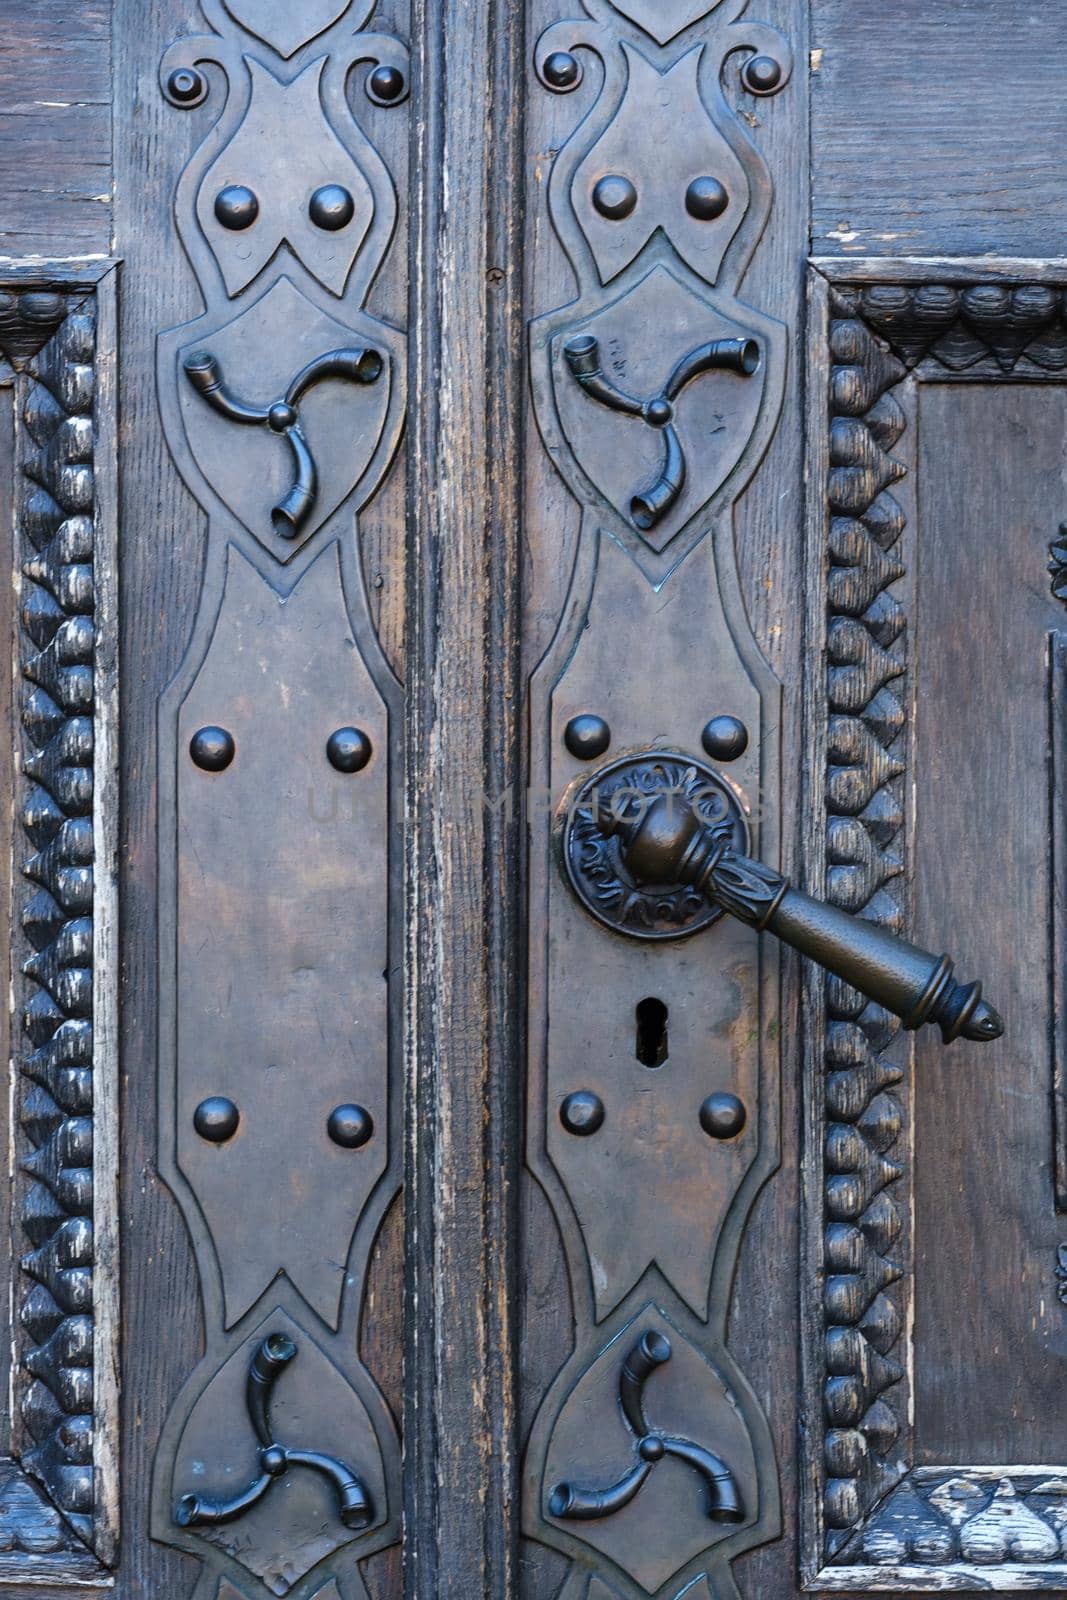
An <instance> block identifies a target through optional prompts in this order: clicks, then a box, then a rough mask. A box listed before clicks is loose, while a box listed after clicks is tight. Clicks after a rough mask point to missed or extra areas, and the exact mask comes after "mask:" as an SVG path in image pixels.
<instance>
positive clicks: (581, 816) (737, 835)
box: [561, 750, 1004, 1044]
mask: <svg viewBox="0 0 1067 1600" xmlns="http://www.w3.org/2000/svg"><path fill="white" fill-rule="evenodd" d="M561 820H562V822H563V833H562V840H561V848H562V856H563V865H564V868H565V870H566V873H567V876H568V877H569V879H570V884H571V887H572V889H573V890H574V892H575V894H576V895H577V896H578V898H579V899H580V900H581V901H582V903H583V904H584V905H585V907H586V909H587V910H588V911H590V912H591V913H592V914H593V916H595V917H596V918H597V919H598V921H600V922H602V923H604V924H605V925H606V926H607V927H610V928H611V929H613V930H614V931H616V932H619V933H625V934H629V935H631V936H633V937H635V938H639V939H665V938H679V937H684V936H686V935H688V934H691V933H694V932H696V931H697V930H698V929H699V928H701V927H704V926H706V925H707V924H708V923H709V922H711V921H714V920H715V918H716V915H717V914H719V913H722V912H728V913H729V914H730V915H731V916H733V917H737V918H738V920H739V921H741V922H745V923H747V924H748V925H749V927H752V928H756V929H758V930H759V931H760V932H763V931H764V930H766V931H767V932H769V933H774V934H777V935H778V937H779V938H780V939H783V940H784V941H785V943H786V944H788V945H791V946H792V947H793V949H794V950H799V951H800V953H801V954H802V955H805V956H808V957H809V958H810V959H811V960H812V961H817V962H818V963H819V964H820V965H821V966H823V967H825V968H826V969H827V971H828V972H832V973H833V974H834V975H835V976H836V977H838V978H841V979H843V980H844V982H845V983H848V984H851V985H852V987H853V988H855V989H858V990H860V992H861V993H862V994H865V995H867V996H868V998H869V999H871V1000H874V1001H876V1002H877V1004H878V1005H880V1006H883V1007H884V1008H885V1010H886V1011H891V1012H892V1013H893V1015H894V1016H897V1017H899V1018H900V1019H901V1021H902V1022H903V1024H904V1026H905V1028H919V1027H921V1026H922V1025H923V1023H926V1022H936V1023H938V1024H939V1025H940V1028H941V1033H942V1037H943V1038H944V1040H945V1042H946V1044H947V1043H948V1042H950V1041H951V1040H952V1039H958V1038H961V1037H962V1038H965V1039H976V1040H983V1039H999V1038H1000V1036H1001V1034H1002V1033H1003V1031H1004V1024H1003V1022H1002V1021H1001V1019H1000V1016H999V1015H998V1013H997V1012H996V1011H995V1010H994V1009H993V1007H992V1006H991V1005H988V1004H987V1003H986V1002H985V1001H984V1000H983V999H982V986H981V984H980V983H969V984H961V983H957V982H956V981H955V979H954V977H953V964H952V962H951V961H950V959H949V957H948V956H945V955H943V956H935V955H931V954H930V953H929V952H928V951H926V950H920V949H919V948H918V947H917V946H916V945H913V944H909V943H908V942H907V940H905V939H901V938H899V937H898V936H897V935H895V934H892V933H889V932H888V931H887V930H886V929H885V928H881V927H879V926H878V925H877V924H876V923H873V922H867V921H865V920H864V919H863V918H862V917H855V916H851V915H850V914H849V913H848V912H847V911H842V910H840V909H839V908H838V907H837V906H831V905H826V904H825V903H824V902H823V901H821V900H816V899H814V898H813V897H812V896H811V895H808V894H803V893H801V891H800V890H799V889H794V888H793V887H792V885H791V884H790V882H789V879H788V878H784V877H783V876H782V875H781V873H779V872H775V871H774V870H773V869H772V868H771V867H767V866H764V864H763V863H762V862H761V861H754V860H752V859H751V857H750V856H748V855H747V854H746V849H747V841H748V837H749V835H748V824H747V821H746V818H745V816H744V813H743V811H742V808H741V805H740V803H739V801H738V798H737V795H736V793H735V791H734V790H733V788H732V787H731V786H730V785H728V784H727V783H726V782H724V780H723V779H722V778H721V776H720V775H719V774H718V773H716V772H715V771H714V770H713V769H712V768H710V767H707V766H705V765H704V764H703V763H702V762H699V761H695V760H693V759H692V758H691V757H689V756H685V755H682V754H680V753H677V752H673V751H663V750H648V751H645V752H643V753H642V754H639V755H632V756H624V757H621V758H620V759H618V760H616V761H612V762H609V763H608V764H607V765H606V766H604V767H601V768H600V769H599V770H598V771H595V772H593V773H591V774H590V775H589V776H588V777H587V778H585V779H584V780H583V781H582V782H581V783H580V784H579V785H578V787H577V789H576V790H575V791H572V792H571V793H570V795H569V800H568V803H567V805H566V806H565V807H564V810H563V812H562V813H561Z"/></svg>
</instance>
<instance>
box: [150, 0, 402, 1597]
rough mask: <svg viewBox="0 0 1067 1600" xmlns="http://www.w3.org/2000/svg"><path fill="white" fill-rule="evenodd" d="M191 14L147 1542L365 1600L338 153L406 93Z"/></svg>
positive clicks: (377, 1122) (360, 31) (387, 980)
mask: <svg viewBox="0 0 1067 1600" xmlns="http://www.w3.org/2000/svg"><path fill="white" fill-rule="evenodd" d="M203 10H204V14H205V16H206V18H207V20H208V22H209V23H210V25H211V27H212V28H213V29H214V32H212V33H210V34H207V35H205V36H203V37H201V38H192V39H183V40H180V41H179V42H178V43H176V44H175V45H173V46H172V47H171V49H170V50H169V51H168V52H167V54H166V56H165V58H164V60H163V63H162V66H161V71H160V84H161V87H162V91H163V94H164V96H165V98H166V99H167V100H168V101H169V102H170V104H171V105H172V106H173V107H174V108H175V109H176V111H181V112H184V113H188V114H189V115H190V116H193V117H199V116H201V115H204V116H205V118H206V120H205V121H204V123H203V138H202V142H201V144H200V146H199V149H198V150H197V151H196V152H195V153H194V155H193V156H192V159H191V161H190V162H189V165H188V166H187V168H186V170H185V172H184V173H183V175H182V177H181V180H180V182H179V184H178V189H177V198H176V203H175V220H176V225H177V229H178V232H179V235H180V237H181V239H182V242H183V244H184V246H185V251H186V255H187V256H188V259H189V262H190V264H191V266H192V269H193V271H194V273H195V276H196V280H197V285H198V287H199V289H200V292H201V294H202V296H203V301H204V308H205V309H204V310H203V312H202V314H201V315H200V316H199V317H197V318H196V319H195V320H194V321H193V322H191V323H188V324H186V325H184V326H182V327H178V328H174V329H171V330H170V331H168V332H166V333H163V334H162V335H161V337H160V340H159V347H158V376H159V394H160V404H161V408H162V414H163V422H164V426H165V430H166V435H167V440H168V443H169V445H170V449H171V452H172V455H173V457H174V461H175V463H176V465H177V467H178V469H179V471H180V472H181V474H182V477H183V478H184V480H185V483H186V485H187V486H188V488H189V490H190V492H191V494H192V495H193V496H194V497H195V499H196V500H197V501H198V502H199V504H200V506H201V507H202V508H203V510H204V512H205V513H206V519H207V541H206V551H205V558H204V566H203V576H202V586H201V592H200V603H199V610H198V612H197V617H196V623H195V627H194V629H193V633H192V638H191V640H190V643H189V646H188V650H187V653H186V656H185V659H184V661H183V663H182V665H181V667H180V669H179V672H178V674H177V677H176V678H175V680H174V681H173V683H172V684H171V685H170V687H169V689H168V690H167V692H166V693H165V695H164V697H163V699H162V702H161V704H160V708H159V802H160V872H161V892H162V913H161V919H160V973H161V1019H162V1020H161V1032H160V1113H159V1115H160V1123H159V1150H160V1166H161V1170H162V1172H163V1175H164V1176H165V1178H166V1179H167V1182H168V1183H169V1184H170V1186H171V1188H172V1190H173V1191H174V1194H175V1196H176V1197H177V1199H178V1201H179V1203H180V1204H181V1206H182V1208H183V1210H184V1213H185V1216H186V1220H187V1222H188V1226H189V1229H190V1233H191V1235H192V1239H193V1244H194V1248H195V1251H196V1256H197V1261H198V1265H199V1269H200V1274H201V1282H202V1288H203V1296H204V1305H205V1318H206V1351H205V1354H204V1357H203V1360H202V1362H201V1363H200V1365H199V1367H198V1368H197V1369H196V1371H195V1372H194V1373H192V1375H191V1376H190V1378H189V1380H188V1382H187V1384H186V1386H185V1388H184V1390H183V1391H182V1393H181V1395H180V1396H179V1397H178V1399H177V1401H176V1403H175V1405H174V1408H173V1411H172V1413H171V1416H170V1420H169V1422H168V1424H167V1428H166V1430H165V1433H164V1435H163V1438H162V1440H161V1442H160V1446H159V1451H158V1455H157V1461H156V1471H155V1484H154V1489H153V1508H154V1510H153V1532H154V1535H155V1537H156V1538H158V1539H161V1540H164V1541H166V1542H168V1543H170V1544H174V1545H177V1546H179V1547H180V1548H182V1549H185V1550H188V1551H191V1552H193V1553H195V1554H196V1555H197V1556H198V1557H200V1559H201V1561H202V1562H203V1573H202V1578H201V1581H200V1585H199V1587H198V1588H197V1590H196V1600H217V1596H218V1595H222V1594H230V1593H233V1594H240V1595H241V1596H242V1597H243V1600H256V1597H263V1600H266V1596H268V1595H275V1596H281V1595H285V1594H288V1593H289V1592H290V1591H291V1590H294V1589H298V1590H299V1592H300V1593H301V1594H305V1593H307V1594H311V1593H314V1594H326V1595H329V1596H331V1597H333V1600H365V1597H366V1589H365V1587H364V1583H363V1578H362V1576H361V1573H360V1567H359V1563H360V1562H361V1561H362V1560H363V1559H364V1558H365V1557H366V1556H368V1555H371V1554H373V1553H374V1552H376V1551H378V1550H381V1549H383V1548H385V1547H386V1546H388V1545H390V1544H392V1543H394V1542H395V1541H396V1539H397V1538H398V1532H399V1516H400V1495H399V1476H400V1458H399V1447H398V1441H397V1437H396V1428H395V1423H394V1420H393V1417H392V1415H391V1413H390V1410H389V1407H388V1406H387V1404H386V1402H385V1400H384V1398H383V1395H382V1393H381V1392H380V1390H379V1388H378V1386H377V1384H376V1383H375V1381H374V1377H373V1375H372V1374H371V1373H370V1372H369V1371H368V1370H367V1369H366V1367H365V1366H364V1365H363V1363H362V1361H361V1359H360V1338H359V1326H360V1317H361V1312H362V1307H363V1300H364V1280H365V1274H366V1267H367V1261H368V1257H369V1254H370V1251H371V1247H372V1245H373V1243H374V1240H375V1237H376V1234H377V1232H378V1229H379V1227H380V1225H381V1222H382V1218H383V1216H384V1213H385V1211H386V1208H387V1207H388V1205H389V1203H390V1202H391V1200H392V1199H393V1197H394V1196H395V1194H396V1190H397V1187H398V1183H399V1167H400V1140H399V1138H398V1127H399V1120H398V1119H399V1105H398V1095H397V1092H396V1088H395V1077H396V1072H397V1028H398V1021H397V1018H398V1014H399V1006H398V1005H397V1004H396V1003H395V1001H394V1002H393V1003H391V999H390V990H391V985H392V982H393V977H392V974H393V973H395V972H396V971H397V970H398V968H399V966H400V961H399V955H398V951H397V948H396V940H397V930H398V929H399V926H400V918H399V915H398V907H397V904H396V899H395V895H396V890H395V887H393V886H392V885H393V884H394V883H395V878H396V875H395V874H393V875H392V877H391V876H390V874H389V871H388V863H389V856H390V850H391V848H392V841H393V840H395V839H399V836H400V829H399V826H398V810H397V808H398V805H399V800H398V775H399V737H400V726H399V724H400V718H399V714H398V692H399V691H398V685H397V682H396V679H395V678H394V676H393V673H392V670H391V668H390V666H389V663H388V661H387V659H386V656H385V654H384V652H383V649H382V647H381V645H380V643H379V639H378V636H377V633H376V630H375V625H374V623H373V620H372V615H371V610H370V607H369V604H368V598H367V593H366V587H365V582H364V574H363V570H362V562H361V551H360V542H359V528H358V521H357V514H358V512H359V511H360V510H361V509H362V507H363V506H364V505H365V504H366V502H367V501H368V500H369V499H370V498H371V496H372V495H373V494H374V493H375V492H376V490H377V488H378V486H379V485H380V484H381V483H382V481H383V479H384V478H385V476H386V474H387V472H388V471H389V469H390V466H391V464H392V462H393V458H394V456H395V453H396V449H397V445H398V440H399V436H400V431H401V426H402V419H403V406H404V377H405V363H404V337H403V334H402V332H401V331H400V330H399V329H398V328H397V327H395V326H393V325H392V324H391V323H389V322H387V321H385V320H383V319H382V318H380V317H378V316H376V315H374V314H372V312H370V311H369V310H368V309H367V301H368V296H369V294H370V291H371V286H372V285H373V283H374V281H375V279H376V277H377V275H378V273H379V270H380V268H381V266H382V262H383V259H384V257H385V255H386V252H387V251H388V250H389V247H390V244H391V241H392V239H393V235H394V230H395V223H396V209H397V202H396V194H395V191H394V187H393V182H392V178H391V177H390V174H389V172H388V170H387V168H386V166H385V163H384V161H383V159H382V157H381V156H380V155H379V154H378V152H377V151H376V149H375V147H374V145H373V144H372V143H371V141H370V140H369V139H368V137H367V136H366V134H365V133H364V131H363V125H362V123H363V119H364V117H365V115H366V113H372V114H373V115H379V116H388V115H393V111H392V109H391V108H394V107H397V106H400V105H401V104H402V102H403V101H404V100H405V98H406V96H407V88H408V76H409V69H408V64H407V54H406V50H405V48H404V46H403V45H402V44H401V43H400V41H399V40H397V39H395V38H392V37H389V36H387V35H380V34H375V33H371V32H367V31H365V30H366V27H367V24H368V22H369V21H370V18H371V14H372V12H373V10H374V5H373V4H371V3H369V0H347V3H343V0H318V3H312V0H309V3H308V4H305V5H302V6H300V7H298V8H293V7H290V6H287V5H282V4H276V3H273V0H269V3H265V4H261V5H256V6H252V5H248V4H245V3H240V4H239V3H238V0H226V3H225V4H223V3H222V0H203ZM201 104H204V105H205V112H204V113H203V114H202V113H200V112H199V111H198V109H197V108H198V107H199V106H200V105H201ZM361 108H362V109H361ZM400 114H401V115H403V113H400ZM212 119H213V120H214V125H213V126H211V121H212ZM297 134H298V135H299V137H298V138H297V137H296V136H297ZM339 792H340V796H341V799H340V804H339V803H338V794H339ZM340 811H343V812H344V814H345V815H346V816H349V817H350V818H351V827H346V828H344V829H342V828H340V827H339V826H338V814H339V812H340ZM265 1086H266V1087H269V1095H267V1096H265V1095H264V1088H265Z"/></svg>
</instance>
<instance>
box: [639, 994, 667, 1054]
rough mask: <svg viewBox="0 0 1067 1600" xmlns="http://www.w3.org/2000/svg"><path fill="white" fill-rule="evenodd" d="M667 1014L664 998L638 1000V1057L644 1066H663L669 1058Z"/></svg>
mask: <svg viewBox="0 0 1067 1600" xmlns="http://www.w3.org/2000/svg"><path fill="white" fill-rule="evenodd" d="M667 1014H668V1013H667V1007H666V1006H665V1005H664V1004H663V1001H662V1000H655V999H652V998H649V999H648V1000H639V1001H638V1002H637V1059H638V1061H640V1063H641V1065H642V1066H643V1067H662V1065H663V1063H664V1062H665V1061H666V1059H667V1050H668V1048H669V1046H668V1041H667Z"/></svg>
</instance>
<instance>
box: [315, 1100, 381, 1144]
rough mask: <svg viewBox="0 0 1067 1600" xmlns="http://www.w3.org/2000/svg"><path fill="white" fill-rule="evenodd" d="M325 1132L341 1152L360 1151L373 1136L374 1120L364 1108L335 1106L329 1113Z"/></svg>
mask: <svg viewBox="0 0 1067 1600" xmlns="http://www.w3.org/2000/svg"><path fill="white" fill-rule="evenodd" d="M326 1132H327V1133H328V1134H329V1135H330V1138H331V1139H332V1140H333V1142H334V1144H339V1145H340V1146H341V1149H342V1150H362V1148H363V1146H364V1145H365V1144H368V1143H369V1142H370V1140H371V1138H372V1137H373V1135H374V1118H373V1117H372V1116H371V1114H370V1112H369V1111H368V1110H367V1109H366V1107H365V1106H356V1105H349V1106H337V1108H336V1109H335V1110H333V1111H331V1112H330V1116H329V1120H328V1121H327V1123H326Z"/></svg>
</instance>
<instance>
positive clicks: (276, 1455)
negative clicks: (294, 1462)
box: [259, 1444, 289, 1478]
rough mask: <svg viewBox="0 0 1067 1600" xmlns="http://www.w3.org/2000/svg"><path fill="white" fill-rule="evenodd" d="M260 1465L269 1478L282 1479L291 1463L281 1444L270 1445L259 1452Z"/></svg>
mask: <svg viewBox="0 0 1067 1600" xmlns="http://www.w3.org/2000/svg"><path fill="white" fill-rule="evenodd" d="M259 1464H260V1466H261V1467H262V1468H263V1471H264V1472H265V1473H266V1474H267V1476H268V1477H269V1478H280V1477H281V1475H282V1473H283V1472H284V1471H285V1469H286V1467H288V1465H289V1462H288V1459H287V1458H286V1454H285V1451H284V1450H283V1449H282V1447H281V1445H280V1444H269V1445H268V1446H267V1448H266V1449H265V1450H261V1451H260V1452H259Z"/></svg>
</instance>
